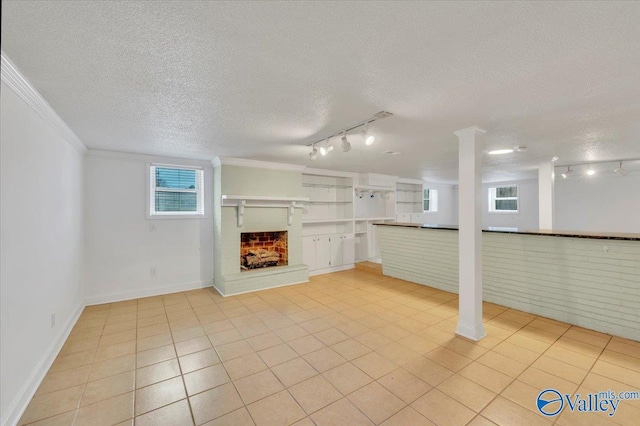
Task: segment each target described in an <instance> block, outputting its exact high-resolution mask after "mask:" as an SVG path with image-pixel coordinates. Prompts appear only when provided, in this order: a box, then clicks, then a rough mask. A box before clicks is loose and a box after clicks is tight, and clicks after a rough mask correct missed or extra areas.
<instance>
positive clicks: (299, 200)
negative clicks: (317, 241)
mask: <svg viewBox="0 0 640 426" xmlns="http://www.w3.org/2000/svg"><path fill="white" fill-rule="evenodd" d="M305 201H309V199H308V198H304V197H267V196H263V195H222V207H236V208H237V209H238V227H241V226H242V221H243V218H244V209H245V208H252V207H262V208H265V207H266V208H286V209H288V215H287V223H288V224H289V225H291V224H292V223H293V210H294V209H296V208H302V204H303V203H304V202H305Z"/></svg>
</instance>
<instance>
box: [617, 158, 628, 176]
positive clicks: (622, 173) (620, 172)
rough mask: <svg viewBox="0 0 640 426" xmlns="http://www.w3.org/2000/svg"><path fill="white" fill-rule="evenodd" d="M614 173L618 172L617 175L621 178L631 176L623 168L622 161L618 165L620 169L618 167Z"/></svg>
mask: <svg viewBox="0 0 640 426" xmlns="http://www.w3.org/2000/svg"><path fill="white" fill-rule="evenodd" d="M614 172H616V173H617V174H619V175H620V176H626V175H628V174H629V172H628V171H626V170H625V169H623V168H622V161H621V162H620V164H619V165H618V167H616V169H615V170H614Z"/></svg>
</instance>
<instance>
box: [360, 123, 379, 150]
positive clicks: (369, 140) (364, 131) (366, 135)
mask: <svg viewBox="0 0 640 426" xmlns="http://www.w3.org/2000/svg"><path fill="white" fill-rule="evenodd" d="M360 133H361V134H362V138H363V139H364V143H365V144H366V145H367V146H369V145H371V144H372V143H373V142H375V140H376V138H375V136H373V135H370V134H369V122H367V124H365V127H364V129H362V130H360Z"/></svg>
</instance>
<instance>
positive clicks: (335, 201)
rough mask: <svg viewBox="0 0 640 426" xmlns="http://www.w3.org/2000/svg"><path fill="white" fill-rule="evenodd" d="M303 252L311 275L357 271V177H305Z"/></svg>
mask: <svg viewBox="0 0 640 426" xmlns="http://www.w3.org/2000/svg"><path fill="white" fill-rule="evenodd" d="M302 190H303V195H304V196H305V197H307V198H309V201H307V202H306V203H305V205H304V209H303V213H302V235H303V236H302V251H303V258H304V261H305V264H306V265H307V266H309V273H310V274H311V275H315V274H321V273H327V272H333V271H340V270H343V269H350V268H353V264H354V237H355V235H354V232H353V230H354V229H353V227H354V222H353V177H352V176H351V175H350V174H347V175H345V174H342V173H336V174H333V173H331V172H317V173H305V174H303V175H302Z"/></svg>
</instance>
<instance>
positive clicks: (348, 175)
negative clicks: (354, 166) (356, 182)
mask: <svg viewBox="0 0 640 426" xmlns="http://www.w3.org/2000/svg"><path fill="white" fill-rule="evenodd" d="M303 172H304V174H307V175H320V176H335V177H345V178H352V179H355V178H357V177H358V173H352V172H341V171H337V170H326V169H315V168H312V167H305V168H304V171H303Z"/></svg>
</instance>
